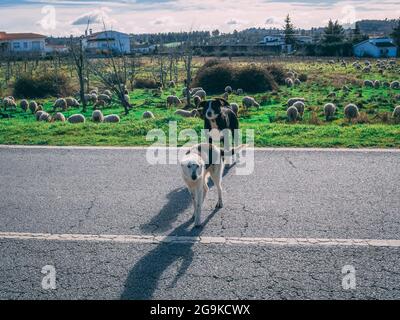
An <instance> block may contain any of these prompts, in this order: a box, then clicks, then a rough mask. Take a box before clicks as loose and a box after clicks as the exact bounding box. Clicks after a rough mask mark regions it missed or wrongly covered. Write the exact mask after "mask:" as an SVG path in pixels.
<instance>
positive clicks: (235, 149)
mask: <svg viewBox="0 0 400 320" xmlns="http://www.w3.org/2000/svg"><path fill="white" fill-rule="evenodd" d="M247 147H248V145H247V144H241V145H238V146H237V147H233V148H232V149H230V150H224V149H221V158H222V159H223V160H224V159H225V155H226V154H231V155H232V156H233V155H234V154H235V153H239V152H240V151H241V150H243V149H245V148H247Z"/></svg>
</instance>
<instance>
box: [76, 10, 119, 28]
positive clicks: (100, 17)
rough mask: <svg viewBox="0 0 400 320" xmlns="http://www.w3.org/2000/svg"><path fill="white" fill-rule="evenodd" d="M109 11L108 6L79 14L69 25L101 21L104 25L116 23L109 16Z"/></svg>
mask: <svg viewBox="0 0 400 320" xmlns="http://www.w3.org/2000/svg"><path fill="white" fill-rule="evenodd" d="M110 12H111V9H110V8H108V7H102V8H100V9H97V10H94V11H91V12H88V13H85V14H83V15H81V16H79V17H78V18H76V19H75V20H73V21H72V22H71V25H73V26H82V25H87V24H103V23H104V24H106V25H111V24H114V23H116V21H115V20H113V19H112V18H111V17H110V16H109V13H110Z"/></svg>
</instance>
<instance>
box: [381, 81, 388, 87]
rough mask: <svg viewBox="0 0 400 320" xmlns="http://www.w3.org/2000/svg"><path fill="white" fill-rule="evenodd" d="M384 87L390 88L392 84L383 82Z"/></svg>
mask: <svg viewBox="0 0 400 320" xmlns="http://www.w3.org/2000/svg"><path fill="white" fill-rule="evenodd" d="M382 87H384V88H390V82H388V81H384V82H382Z"/></svg>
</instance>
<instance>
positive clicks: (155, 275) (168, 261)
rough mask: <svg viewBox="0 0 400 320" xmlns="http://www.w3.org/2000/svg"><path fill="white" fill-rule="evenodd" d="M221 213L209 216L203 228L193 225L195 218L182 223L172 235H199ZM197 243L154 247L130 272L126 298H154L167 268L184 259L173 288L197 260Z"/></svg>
mask: <svg viewBox="0 0 400 320" xmlns="http://www.w3.org/2000/svg"><path fill="white" fill-rule="evenodd" d="M217 212H218V209H214V211H213V212H212V213H211V214H210V215H208V217H207V219H206V220H205V221H204V222H203V224H202V227H201V228H194V227H193V220H189V221H187V222H185V223H182V224H181V225H180V226H179V227H177V228H176V229H174V230H173V231H172V232H171V233H170V234H169V236H181V237H196V236H199V235H200V234H201V231H202V228H203V227H204V226H205V225H206V224H207V223H208V222H209V221H210V220H211V219H212V217H213V216H214V215H215V214H216V213H217ZM193 245H194V242H193V243H192V242H187V243H176V242H175V243H169V244H168V243H161V244H159V245H157V247H156V248H154V249H153V250H151V251H150V252H149V253H148V254H146V255H145V256H144V257H143V258H141V259H140V260H139V261H138V262H137V263H136V264H135V265H134V267H133V268H132V270H131V271H130V272H129V274H128V277H127V280H126V281H125V285H124V290H123V292H122V294H121V297H120V298H121V299H123V300H128V299H130V300H147V299H151V298H152V297H153V293H154V291H155V290H156V289H157V285H158V282H159V281H160V279H161V276H162V274H163V272H164V271H165V270H167V269H168V267H169V266H170V265H172V264H173V263H174V262H177V261H180V262H181V264H180V268H179V270H178V271H177V273H176V275H175V278H174V279H173V280H172V282H171V283H170V284H169V286H168V287H169V288H170V289H173V288H174V287H175V285H176V283H177V282H178V280H179V278H180V277H182V276H183V275H184V274H185V272H186V270H187V269H188V268H189V266H190V264H191V263H192V260H193V250H192V247H193Z"/></svg>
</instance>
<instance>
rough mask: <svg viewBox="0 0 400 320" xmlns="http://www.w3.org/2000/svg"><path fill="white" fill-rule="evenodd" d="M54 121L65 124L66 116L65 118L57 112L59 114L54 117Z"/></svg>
mask: <svg viewBox="0 0 400 320" xmlns="http://www.w3.org/2000/svg"><path fill="white" fill-rule="evenodd" d="M53 120H54V121H61V122H65V116H64V115H63V114H62V113H61V112H57V113H56V114H55V115H54V116H53Z"/></svg>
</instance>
